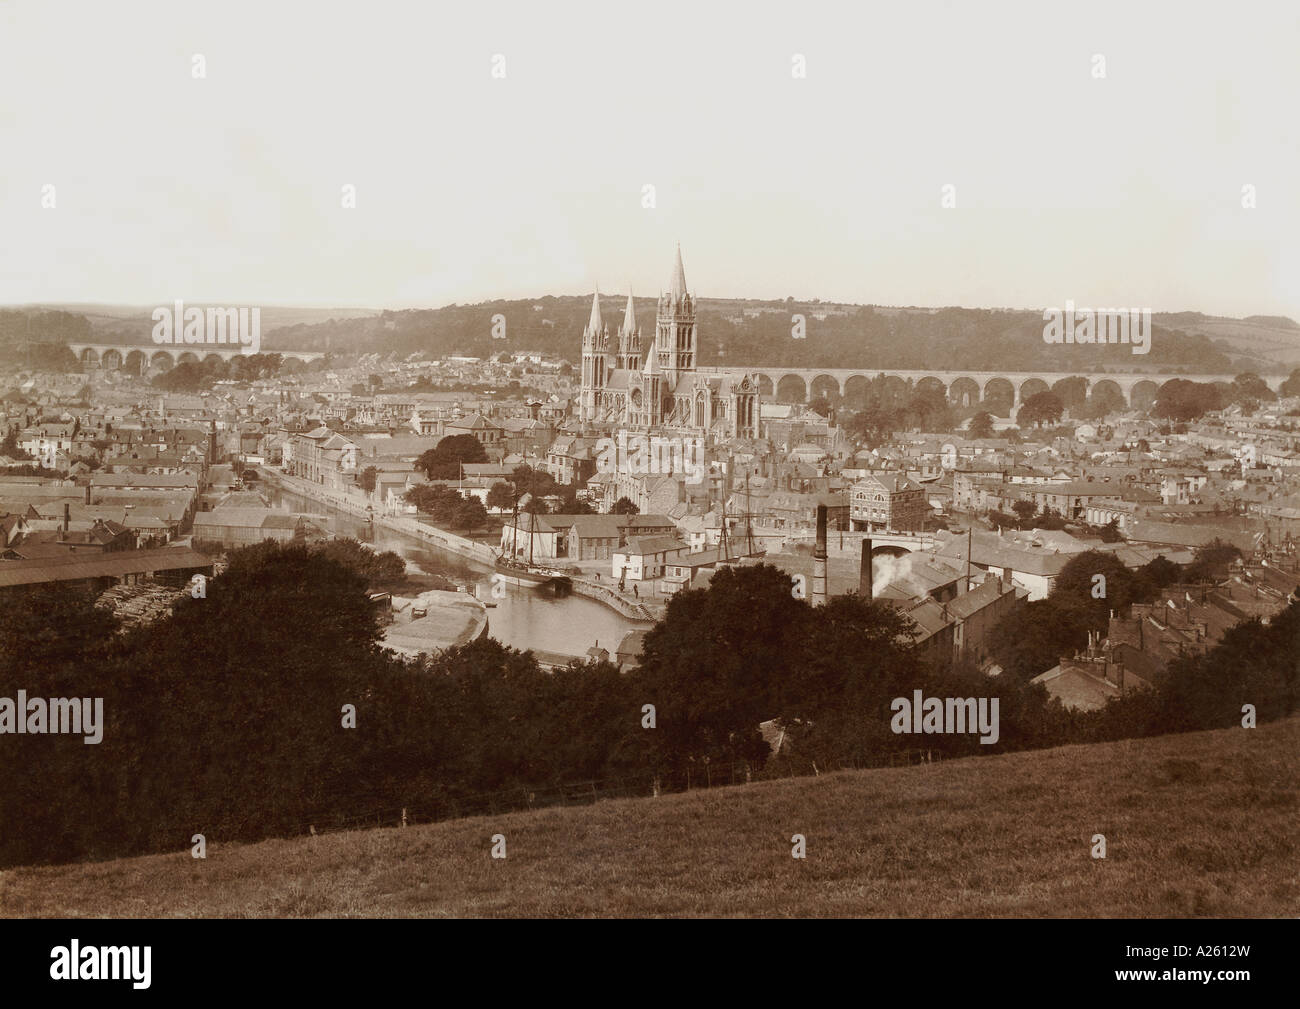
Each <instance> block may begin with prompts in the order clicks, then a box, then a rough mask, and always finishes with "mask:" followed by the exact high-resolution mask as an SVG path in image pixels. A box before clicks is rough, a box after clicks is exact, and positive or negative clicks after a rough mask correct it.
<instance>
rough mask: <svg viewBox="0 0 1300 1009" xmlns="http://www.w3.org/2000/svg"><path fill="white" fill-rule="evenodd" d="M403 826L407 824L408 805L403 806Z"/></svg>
mask: <svg viewBox="0 0 1300 1009" xmlns="http://www.w3.org/2000/svg"><path fill="white" fill-rule="evenodd" d="M402 826H403V827H405V826H406V807H405V806H403V807H402Z"/></svg>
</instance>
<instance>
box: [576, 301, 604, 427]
mask: <svg viewBox="0 0 1300 1009" xmlns="http://www.w3.org/2000/svg"><path fill="white" fill-rule="evenodd" d="M608 350H609V327H608V326H606V325H605V324H604V323H603V322H602V321H601V319H600V291H599V290H597V291H596V292H595V293H594V294H593V295H592V296H591V318H590V319H589V320H588V321H587V328H586V329H584V330H583V331H582V392H581V394H580V396H579V404H580V406H581V412H582V419H583V420H596V419H597V417H598V416H599V414H600V408H601V398H602V396H603V393H604V389H605V377H606V372H607V366H608V360H607V359H606V357H605V354H606V352H607V351H608Z"/></svg>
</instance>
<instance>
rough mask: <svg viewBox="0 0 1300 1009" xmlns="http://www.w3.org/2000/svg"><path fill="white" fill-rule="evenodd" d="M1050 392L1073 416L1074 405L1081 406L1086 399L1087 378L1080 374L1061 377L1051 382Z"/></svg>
mask: <svg viewBox="0 0 1300 1009" xmlns="http://www.w3.org/2000/svg"><path fill="white" fill-rule="evenodd" d="M1052 392H1053V394H1055V396H1056V397H1057V399H1059V400H1060V401H1061V404H1062V405H1063V406H1064V407H1065V408H1066V409H1067V410H1069V411H1070V414H1071V416H1073V415H1074V409H1075V407H1078V406H1081V405H1082V404H1083V403H1084V402H1086V401H1087V399H1088V380H1087V379H1086V378H1084V377H1083V376H1081V375H1072V376H1070V377H1069V378H1062V379H1060V380H1059V381H1056V382H1053V383H1052Z"/></svg>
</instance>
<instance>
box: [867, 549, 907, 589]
mask: <svg viewBox="0 0 1300 1009" xmlns="http://www.w3.org/2000/svg"><path fill="white" fill-rule="evenodd" d="M915 560H916V554H903V556H902V557H895V556H894V555H893V554H876V555H875V556H874V557H872V558H871V594H872V595H873V596H878V595H880V593H881V592H883V591H884V590H885V589H886V588H887V587H888V586H889V585H891V584H892V583H894V582H896V581H898V580H899V579H901V578H906V577H907V576H908V575H910V574H911V573H912V564H913V563H914V562H915Z"/></svg>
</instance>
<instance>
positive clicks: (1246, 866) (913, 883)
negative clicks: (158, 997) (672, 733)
mask: <svg viewBox="0 0 1300 1009" xmlns="http://www.w3.org/2000/svg"><path fill="white" fill-rule="evenodd" d="M1298 781H1300V718H1292V719H1290V720H1288V721H1286V722H1282V723H1274V724H1271V725H1265V726H1262V727H1261V728H1259V729H1255V730H1253V731H1251V730H1244V729H1236V730H1224V731H1217V732H1200V733H1194V734H1189V735H1183V736H1166V737H1161V738H1158V739H1150V740H1136V741H1128V742H1121V743H1107V744H1100V745H1096V746H1067V747H1061V748H1058V749H1053V750H1045V751H1038V752H1029V753H1013V754H1008V755H1005V756H1000V757H991V758H982V759H978V758H977V759H970V760H961V761H952V762H949V763H945V764H933V765H929V766H920V767H909V768H898V769H881V770H874V771H861V772H845V773H840V774H831V775H823V776H822V777H820V778H816V779H798V780H786V781H777V782H765V783H760V784H754V785H749V786H741V787H735V788H725V789H715V790H713V791H711V792H694V793H691V794H688V795H675V796H665V797H661V798H658V799H633V800H622V801H614V802H605V803H600V804H598V805H595V806H587V807H571V808H568V809H553V810H548V811H543V812H537V813H517V814H509V815H502V816H498V817H480V818H475V819H468V820H459V821H455V822H449V823H441V824H434V825H431V826H424V827H411V828H408V829H405V830H399V829H386V830H370V831H357V832H353V833H346V834H332V835H326V836H321V837H315V838H300V839H294V840H285V841H267V842H264V843H261V844H254V845H246V846H222V845H221V844H220V839H219V838H210V839H209V842H210V844H209V848H208V858H207V860H206V861H196V860H194V859H192V858H190V856H189V854H188V850H187V851H185V852H184V853H178V854H173V855H158V856H149V857H144V858H134V859H122V860H119V861H114V862H106V863H99V864H84V865H73V866H63V867H57V868H40V869H18V870H12V871H9V872H4V873H0V913H2V914H4V915H6V916H91V917H94V916H110V917H119V916H162V917H166V916H187V917H189V916H236V917H239V916H257V917H261V916H293V917H300V916H350V915H354V916H367V917H369V916H376V917H408V916H409V917H419V916H496V915H527V916H575V915H586V916H623V915H637V916H649V915H661V916H663V915H666V916H698V915H710V916H751V915H761V916H783V915H795V916H804V915H809V916H811V915H870V916H935V915H939V916H1071V917H1075V916H1080V917H1086V916H1102V915H1104V916H1165V915H1168V916H1202V915H1204V916H1224V917H1233V916H1263V917H1273V916H1291V915H1296V914H1297V913H1300V881H1298V880H1297V866H1300V859H1297V857H1296V848H1297V836H1296V835H1297V825H1298V824H1300V818H1298V817H1297V782H1298ZM195 829H196V830H199V829H201V827H199V826H196V828H195ZM496 833H503V834H505V835H506V838H507V853H508V857H507V858H506V859H505V860H493V859H491V858H490V857H489V848H490V841H489V839H490V837H491V836H492V835H493V834H496ZM795 833H800V834H804V835H805V836H806V837H807V859H806V860H804V861H797V860H795V859H792V858H791V856H790V849H791V843H790V838H791V835H792V834H795ZM1097 833H1100V834H1104V835H1105V836H1106V839H1107V844H1108V852H1107V858H1106V859H1105V860H1104V861H1099V860H1094V859H1093V858H1091V857H1090V854H1089V852H1090V846H1091V838H1092V836H1093V835H1094V834H1097Z"/></svg>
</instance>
